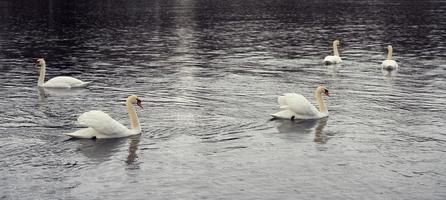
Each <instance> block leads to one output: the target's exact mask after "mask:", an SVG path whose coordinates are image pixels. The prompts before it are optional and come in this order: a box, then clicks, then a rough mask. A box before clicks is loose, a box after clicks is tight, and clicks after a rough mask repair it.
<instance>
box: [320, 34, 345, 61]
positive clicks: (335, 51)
mask: <svg viewBox="0 0 446 200" xmlns="http://www.w3.org/2000/svg"><path fill="white" fill-rule="evenodd" d="M338 45H339V40H335V41H333V55H332V56H327V57H325V58H324V64H326V65H332V64H338V63H341V62H342V59H341V57H339V52H338Z"/></svg>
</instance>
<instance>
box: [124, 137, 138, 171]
mask: <svg viewBox="0 0 446 200" xmlns="http://www.w3.org/2000/svg"><path fill="white" fill-rule="evenodd" d="M140 138H141V135H135V136H132V137H131V138H130V145H129V150H128V152H129V154H128V155H127V159H126V161H125V163H127V165H130V166H132V168H138V167H139V165H138V162H135V160H136V159H137V158H138V155H137V154H136V151H137V150H138V147H139V142H140V140H141V139H140Z"/></svg>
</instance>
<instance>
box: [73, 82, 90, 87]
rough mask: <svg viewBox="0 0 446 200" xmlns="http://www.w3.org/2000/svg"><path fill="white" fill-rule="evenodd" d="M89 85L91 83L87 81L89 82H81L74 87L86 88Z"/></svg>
mask: <svg viewBox="0 0 446 200" xmlns="http://www.w3.org/2000/svg"><path fill="white" fill-rule="evenodd" d="M90 83H91V81H89V82H82V83H81V84H78V85H76V86H74V87H87V86H88V85H89V84H90Z"/></svg>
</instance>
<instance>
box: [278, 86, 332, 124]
mask: <svg viewBox="0 0 446 200" xmlns="http://www.w3.org/2000/svg"><path fill="white" fill-rule="evenodd" d="M322 93H324V94H325V95H327V96H330V94H329V93H328V90H327V88H325V87H324V86H323V85H321V86H319V87H317V88H316V91H315V93H314V95H315V96H316V101H317V104H319V110H317V108H316V107H314V106H313V105H312V104H311V103H310V102H309V101H308V100H307V99H306V98H305V97H304V96H302V95H301V94H296V93H286V94H284V95H283V96H280V97H279V98H278V99H277V102H278V103H279V105H280V109H282V110H281V111H279V112H277V113H274V114H271V116H272V117H274V118H279V119H292V120H293V119H319V118H323V117H327V116H328V110H327V107H326V106H325V103H324V99H323V97H322Z"/></svg>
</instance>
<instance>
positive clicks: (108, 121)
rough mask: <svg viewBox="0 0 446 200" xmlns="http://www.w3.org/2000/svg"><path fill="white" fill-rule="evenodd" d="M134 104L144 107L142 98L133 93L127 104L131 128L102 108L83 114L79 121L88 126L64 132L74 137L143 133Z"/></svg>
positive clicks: (108, 136) (121, 135) (119, 135)
mask: <svg viewBox="0 0 446 200" xmlns="http://www.w3.org/2000/svg"><path fill="white" fill-rule="evenodd" d="M133 104H136V105H138V106H139V107H141V108H142V105H141V100H140V99H139V98H138V97H137V96H135V95H131V96H129V97H128V98H127V100H126V102H125V106H126V108H127V111H128V113H129V118H130V123H131V129H128V128H127V127H125V126H124V125H122V124H121V123H119V122H117V121H116V120H114V119H112V118H111V117H110V116H109V115H107V114H106V113H104V112H102V111H100V110H93V111H89V112H86V113H84V114H82V115H81V116H80V117H79V118H78V119H77V121H78V122H79V123H80V124H83V125H86V126H88V128H84V129H80V130H78V131H76V132H73V133H64V134H65V135H68V136H70V137H74V138H97V139H103V138H121V137H127V136H131V135H137V134H140V133H141V126H140V125H139V119H138V115H137V114H136V111H135V108H134V107H133Z"/></svg>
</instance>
